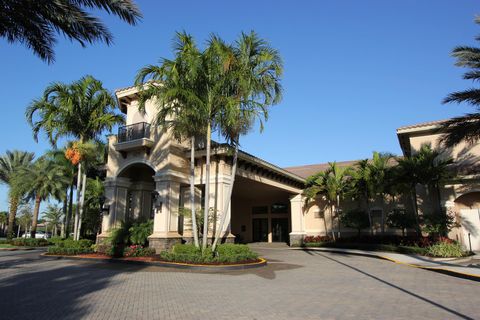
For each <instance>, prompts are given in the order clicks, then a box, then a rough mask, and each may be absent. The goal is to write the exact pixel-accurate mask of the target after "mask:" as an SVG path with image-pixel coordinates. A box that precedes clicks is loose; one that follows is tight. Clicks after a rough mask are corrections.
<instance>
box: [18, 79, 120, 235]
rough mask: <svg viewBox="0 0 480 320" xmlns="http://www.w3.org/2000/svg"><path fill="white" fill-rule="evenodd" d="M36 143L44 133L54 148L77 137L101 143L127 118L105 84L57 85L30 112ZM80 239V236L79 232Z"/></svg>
mask: <svg viewBox="0 0 480 320" xmlns="http://www.w3.org/2000/svg"><path fill="white" fill-rule="evenodd" d="M25 114H26V117H27V120H28V122H29V123H30V125H31V126H32V129H33V136H34V138H35V140H37V138H38V133H39V132H40V131H42V130H43V131H44V132H45V133H46V134H47V137H48V139H49V141H50V143H51V144H52V145H54V146H55V145H56V142H57V140H58V139H59V138H60V137H74V138H75V139H78V140H79V142H78V144H79V145H84V144H85V143H86V142H87V141H90V140H99V137H100V136H101V134H102V133H103V132H104V131H105V130H108V131H111V130H112V128H113V127H114V126H115V125H117V124H122V123H123V122H124V117H123V115H121V114H118V113H116V99H115V97H114V96H113V95H112V94H111V93H110V92H109V91H108V90H107V89H105V88H104V87H103V84H102V82H101V81H99V80H97V79H95V78H93V77H92V76H85V77H83V78H81V79H80V80H78V81H75V82H73V83H71V84H64V83H53V84H51V85H49V86H48V87H47V88H46V89H45V91H44V93H43V96H42V97H41V98H40V99H37V100H34V101H33V102H32V103H31V105H30V106H29V107H28V108H27V110H26V113H25ZM77 168H78V169H77V211H76V213H75V216H76V220H77V221H78V216H79V215H80V212H81V211H82V207H83V206H82V204H81V203H80V200H81V190H82V189H85V187H84V186H83V185H82V182H86V174H85V173H84V174H83V175H82V162H78V167H77ZM75 231H76V235H77V236H78V233H79V232H78V230H75Z"/></svg>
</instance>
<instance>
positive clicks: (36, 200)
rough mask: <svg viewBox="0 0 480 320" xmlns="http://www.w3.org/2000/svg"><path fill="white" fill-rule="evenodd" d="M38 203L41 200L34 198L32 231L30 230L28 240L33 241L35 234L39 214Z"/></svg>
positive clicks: (37, 197)
mask: <svg viewBox="0 0 480 320" xmlns="http://www.w3.org/2000/svg"><path fill="white" fill-rule="evenodd" d="M40 202H42V199H41V198H40V197H39V196H36V197H35V206H34V207H33V217H32V229H31V230H30V238H32V239H35V234H36V233H37V224H38V213H39V212H40Z"/></svg>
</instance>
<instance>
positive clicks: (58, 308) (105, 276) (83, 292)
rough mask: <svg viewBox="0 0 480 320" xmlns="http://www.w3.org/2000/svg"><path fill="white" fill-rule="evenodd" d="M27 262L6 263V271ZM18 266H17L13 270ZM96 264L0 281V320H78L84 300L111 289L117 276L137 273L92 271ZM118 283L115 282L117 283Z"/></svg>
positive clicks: (84, 310)
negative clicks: (7, 265) (97, 292)
mask: <svg viewBox="0 0 480 320" xmlns="http://www.w3.org/2000/svg"><path fill="white" fill-rule="evenodd" d="M31 260H36V264H38V263H40V266H42V264H43V263H48V262H50V263H51V262H52V260H51V259H45V260H43V259H41V260H39V259H38V258H37V259H31ZM29 261H30V259H21V260H20V259H18V261H17V260H15V261H9V262H8V263H9V268H16V267H19V265H20V264H22V265H25V264H28V263H31V261H30V262H29ZM16 265H17V266H16ZM94 266H95V264H93V265H92V264H91V263H88V264H75V265H67V266H61V267H56V266H55V265H53V267H54V268H53V269H49V270H44V269H43V270H41V271H31V272H22V273H16V274H14V275H13V276H7V277H5V278H3V279H0V318H1V319H35V318H37V317H38V318H41V319H44V318H48V319H78V318H81V317H82V316H85V315H86V314H87V312H88V311H89V302H88V300H86V299H85V298H86V296H88V295H89V294H92V293H94V292H96V291H99V290H102V289H104V288H105V287H107V286H109V285H111V280H112V278H113V277H114V276H115V275H116V274H118V273H119V272H130V271H134V270H138V269H139V268H140V266H135V269H132V268H130V269H129V268H117V269H116V270H113V272H112V270H111V269H110V270H108V269H104V270H102V269H98V268H96V270H92V267H94ZM116 281H117V280H116Z"/></svg>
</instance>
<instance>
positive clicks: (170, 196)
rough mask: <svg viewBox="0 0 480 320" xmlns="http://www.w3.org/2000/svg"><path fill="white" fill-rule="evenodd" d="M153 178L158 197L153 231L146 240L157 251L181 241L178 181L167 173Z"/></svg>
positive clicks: (166, 248)
mask: <svg viewBox="0 0 480 320" xmlns="http://www.w3.org/2000/svg"><path fill="white" fill-rule="evenodd" d="M154 179H155V190H156V191H157V192H158V198H157V200H156V203H155V204H154V207H155V209H154V211H155V213H154V220H153V233H152V234H151V235H150V236H149V237H148V242H149V246H150V247H153V248H155V250H156V251H157V253H159V252H161V251H164V250H168V249H170V248H171V247H172V246H173V245H175V244H177V243H181V241H182V236H181V235H180V234H179V233H178V214H179V212H178V211H179V201H180V182H179V181H178V180H176V179H175V177H174V176H172V175H169V174H160V175H156V176H154Z"/></svg>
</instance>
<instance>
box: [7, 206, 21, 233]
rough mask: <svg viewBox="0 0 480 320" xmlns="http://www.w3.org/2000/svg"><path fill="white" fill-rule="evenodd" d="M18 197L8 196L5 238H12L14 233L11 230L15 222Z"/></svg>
mask: <svg viewBox="0 0 480 320" xmlns="http://www.w3.org/2000/svg"><path fill="white" fill-rule="evenodd" d="M18 202H19V199H18V197H10V212H9V213H8V229H7V239H9V240H10V239H12V238H13V236H14V235H15V231H14V230H13V224H14V223H15V216H16V215H17V209H18Z"/></svg>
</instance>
